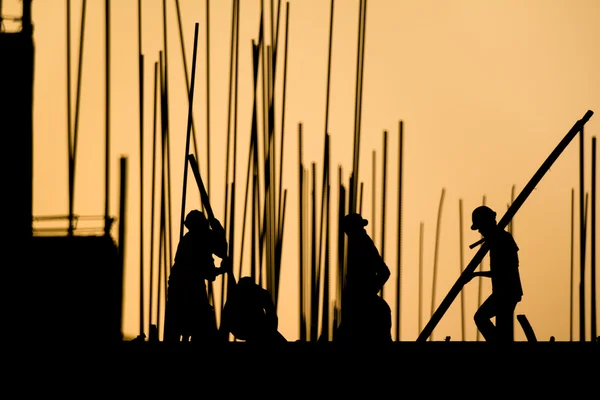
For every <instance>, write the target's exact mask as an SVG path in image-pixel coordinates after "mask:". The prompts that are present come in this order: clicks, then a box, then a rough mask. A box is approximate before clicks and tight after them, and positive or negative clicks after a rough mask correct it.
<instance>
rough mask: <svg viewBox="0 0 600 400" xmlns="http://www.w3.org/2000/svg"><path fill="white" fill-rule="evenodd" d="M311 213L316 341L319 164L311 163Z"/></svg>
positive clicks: (312, 326) (313, 336)
mask: <svg viewBox="0 0 600 400" xmlns="http://www.w3.org/2000/svg"><path fill="white" fill-rule="evenodd" d="M311 167H312V168H311V171H312V174H311V187H312V190H311V206H312V208H311V213H310V220H311V224H310V304H311V308H310V341H311V342H314V341H316V340H317V327H318V314H319V309H318V306H319V304H318V301H319V299H318V297H317V291H316V288H318V277H317V251H316V248H317V243H316V236H317V221H316V214H317V204H316V203H317V185H316V182H317V179H316V178H317V164H316V163H314V162H313V163H312V164H311Z"/></svg>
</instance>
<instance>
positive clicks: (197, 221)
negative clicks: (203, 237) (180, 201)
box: [184, 210, 208, 230]
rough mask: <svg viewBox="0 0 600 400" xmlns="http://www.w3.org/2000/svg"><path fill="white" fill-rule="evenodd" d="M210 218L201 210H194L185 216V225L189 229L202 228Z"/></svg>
mask: <svg viewBox="0 0 600 400" xmlns="http://www.w3.org/2000/svg"><path fill="white" fill-rule="evenodd" d="M207 223H208V220H207V219H206V217H205V216H204V214H203V213H202V212H200V211H199V210H192V211H190V212H189V213H188V215H187V216H186V217H185V221H184V225H185V227H186V228H188V229H189V230H192V229H196V228H200V227H202V226H203V225H207Z"/></svg>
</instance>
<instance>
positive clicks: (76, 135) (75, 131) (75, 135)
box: [71, 0, 87, 213]
mask: <svg viewBox="0 0 600 400" xmlns="http://www.w3.org/2000/svg"><path fill="white" fill-rule="evenodd" d="M86 9H87V1H86V0H83V3H82V5H81V28H80V30H79V61H78V67H77V89H76V94H75V96H76V98H75V120H74V124H73V143H72V145H73V147H72V150H71V155H72V158H71V180H72V182H71V191H72V192H71V207H72V208H71V213H72V211H73V207H74V201H75V195H74V192H75V171H76V165H77V143H78V139H79V109H80V107H79V106H80V104H81V79H82V76H83V43H84V34H85V14H86V13H85V12H86Z"/></svg>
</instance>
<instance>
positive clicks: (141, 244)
mask: <svg viewBox="0 0 600 400" xmlns="http://www.w3.org/2000/svg"><path fill="white" fill-rule="evenodd" d="M139 60H140V64H139V78H140V86H139V91H140V99H139V105H140V333H139V334H140V336H141V335H142V334H143V333H144V122H143V121H144V56H143V55H142V54H139Z"/></svg>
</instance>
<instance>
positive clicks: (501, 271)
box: [471, 206, 523, 343]
mask: <svg viewBox="0 0 600 400" xmlns="http://www.w3.org/2000/svg"><path fill="white" fill-rule="evenodd" d="M472 220H473V225H471V229H472V230H478V231H479V232H480V233H481V234H482V235H483V237H484V239H485V241H486V242H487V243H488V245H489V248H490V270H489V271H479V272H473V274H472V275H471V277H475V276H482V277H487V278H491V280H492V294H490V296H489V297H488V298H487V299H486V300H485V301H484V302H483V303H482V304H481V306H480V307H479V309H478V310H477V312H476V313H475V317H474V319H475V324H477V328H478V329H479V331H480V332H481V334H482V335H483V337H484V338H485V340H486V341H488V342H502V343H506V342H512V341H513V340H514V312H515V308H516V306H517V303H518V302H520V301H521V299H522V297H523V288H522V286H521V277H520V275H519V256H518V251H519V247H518V246H517V244H516V243H515V240H514V238H513V236H512V235H511V234H510V233H509V232H507V231H505V230H504V229H502V230H501V229H498V228H497V225H496V212H495V211H493V210H492V209H491V208H489V207H487V206H479V207H477V208H476V209H475V210H473V213H472ZM492 317H496V325H495V326H494V324H493V323H492V322H491V318H492Z"/></svg>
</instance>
